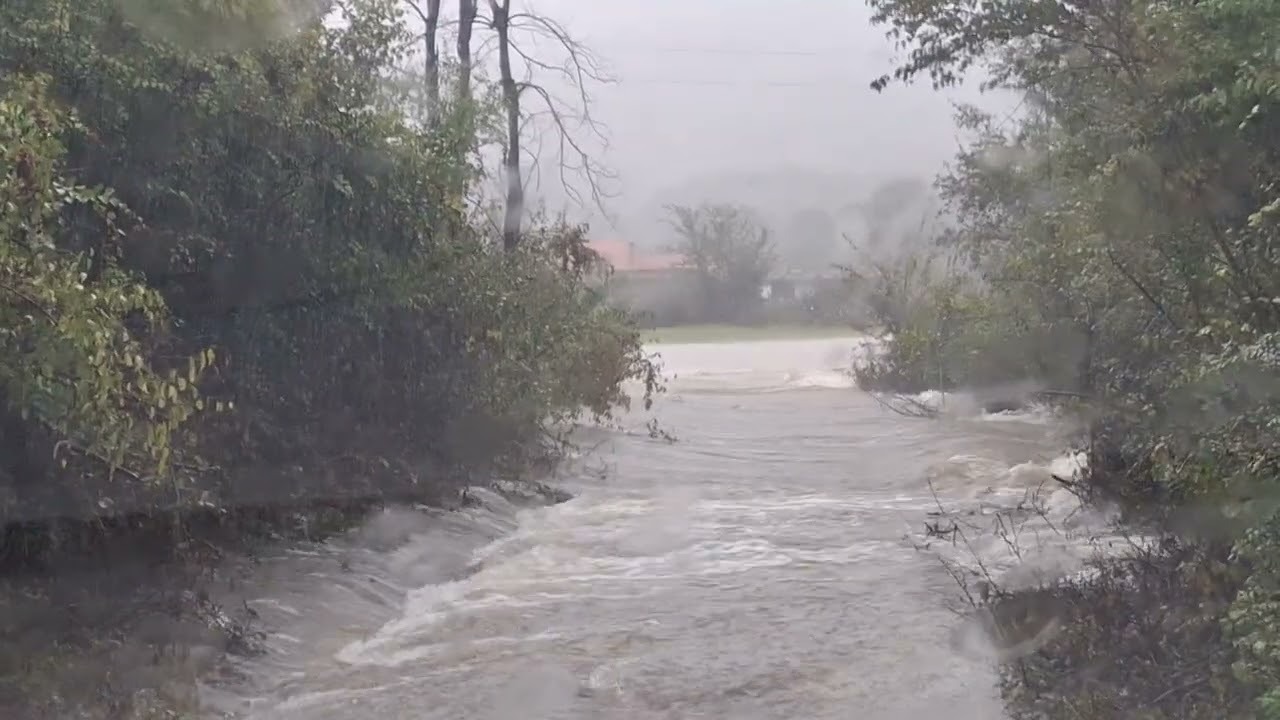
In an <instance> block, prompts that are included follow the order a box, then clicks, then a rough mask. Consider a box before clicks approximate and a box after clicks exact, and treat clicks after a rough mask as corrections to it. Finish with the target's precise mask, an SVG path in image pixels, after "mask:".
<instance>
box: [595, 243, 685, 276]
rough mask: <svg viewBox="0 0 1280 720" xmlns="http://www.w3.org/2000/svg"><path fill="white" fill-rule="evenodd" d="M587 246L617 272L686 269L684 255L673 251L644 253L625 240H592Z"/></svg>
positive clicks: (632, 272) (660, 272)
mask: <svg viewBox="0 0 1280 720" xmlns="http://www.w3.org/2000/svg"><path fill="white" fill-rule="evenodd" d="M587 247H589V248H591V249H592V250H595V251H596V253H598V254H599V255H600V257H602V258H604V260H605V262H607V263H609V264H610V265H612V266H613V271H614V272H615V273H617V274H627V275H632V274H652V273H658V274H662V273H671V272H672V271H681V270H687V269H688V268H686V267H685V264H684V257H683V256H682V255H678V254H675V253H646V252H644V251H641V250H637V249H636V244H635V243H633V242H627V241H625V240H592V241H590V242H588V243H587Z"/></svg>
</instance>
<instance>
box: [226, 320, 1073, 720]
mask: <svg viewBox="0 0 1280 720" xmlns="http://www.w3.org/2000/svg"><path fill="white" fill-rule="evenodd" d="M660 350H661V352H662V355H663V358H664V362H665V364H666V366H667V370H668V372H669V373H672V374H674V376H675V377H674V379H673V380H672V382H671V383H670V386H669V391H668V393H667V394H666V395H665V396H664V397H662V398H661V399H660V400H659V402H658V403H657V405H656V407H655V409H654V412H655V413H656V415H657V416H658V417H659V419H660V421H661V422H662V424H663V427H664V428H666V429H667V430H669V431H670V432H671V433H673V434H674V435H675V436H676V437H677V438H678V441H677V442H675V443H667V442H664V441H662V440H658V439H652V438H650V437H649V436H648V434H647V433H646V432H644V430H643V429H642V428H643V423H644V421H645V420H647V419H648V416H645V417H637V418H630V419H629V420H628V424H629V425H634V426H635V428H636V429H634V430H623V431H605V430H600V429H595V430H592V431H590V432H588V433H586V434H584V438H583V441H584V443H585V444H586V445H590V446H593V448H594V451H593V453H591V455H590V456H589V457H588V458H585V459H583V460H582V461H581V462H580V463H578V464H577V465H576V466H575V467H574V468H572V469H571V470H569V471H567V472H566V476H565V477H563V478H561V479H560V482H561V484H563V485H565V486H566V487H567V488H568V489H570V490H571V491H573V492H574V493H575V498H574V499H573V500H572V501H570V502H568V503H565V504H562V505H558V506H554V507H546V508H535V509H524V510H517V509H516V508H514V507H512V506H510V505H508V504H507V503H505V502H504V501H502V500H501V499H500V498H497V497H496V496H492V495H490V494H484V495H483V496H482V497H483V500H484V506H483V507H480V508H472V509H468V510H466V511H463V512H458V513H438V512H421V511H412V510H407V509H406V510H401V511H394V512H388V513H386V514H384V515H383V516H381V517H379V518H376V519H374V520H373V521H372V522H371V523H370V525H369V526H368V527H366V528H363V529H362V530H361V531H360V532H359V533H357V534H355V535H354V536H353V537H352V538H351V539H350V540H346V541H343V542H338V543H333V544H332V545H331V546H327V547H321V548H310V549H306V548H300V549H295V550H294V551H292V552H289V553H282V554H281V555H280V556H279V557H275V558H270V559H268V560H266V561H264V563H263V565H262V567H261V568H259V569H258V570H257V571H256V572H255V577H254V580H253V583H254V587H255V590H254V594H256V596H257V597H256V599H255V600H253V601H251V605H252V606H253V608H254V610H255V611H256V612H257V613H258V614H259V616H260V617H261V621H262V623H263V626H264V627H265V628H266V629H267V630H268V631H269V632H270V633H271V636H270V640H269V644H270V646H271V648H272V652H271V653H270V654H269V655H268V656H267V657H265V658H260V659H255V660H250V661H245V662H244V664H243V665H242V666H241V668H240V670H241V671H242V672H243V677H241V678H240V679H239V680H238V681H237V682H235V683H232V684H228V685H227V686H225V687H220V688H216V689H215V688H213V687H210V688H207V689H206V693H205V694H206V701H207V702H208V703H209V705H210V707H211V708H217V710H218V711H219V712H224V713H229V714H234V715H235V716H238V717H249V718H272V719H276V718H278V719H281V720H283V719H286V718H288V719H293V718H297V719H298V720H302V719H304V718H305V719H307V720H313V719H314V720H356V719H361V720H363V719H365V718H379V719H381V720H393V719H398V718H415V719H417V718H440V719H441V720H444V719H446V718H447V719H449V720H465V719H470V718H475V719H483V720H534V719H539V718H547V719H553V718H554V719H560V718H565V719H569V718H574V719H577V718H582V719H584V720H585V719H588V718H590V719H606V720H607V719H615V718H616V719H619V720H621V719H624V718H626V719H634V720H642V719H644V720H647V719H650V718H653V719H656V718H734V719H737V718H741V719H743V720H756V719H760V720H763V719H766V718H768V719H777V720H793V719H801V718H804V719H815V720H816V719H821V718H841V719H845V718H860V719H867V720H876V719H884V720H898V719H902V720H908V719H910V720H914V719H915V718H926V717H947V718H952V719H956V720H964V719H968V718H1000V717H1001V716H1002V713H1001V708H1000V703H999V699H998V697H997V692H996V689H995V685H994V673H993V671H992V669H991V667H990V663H989V662H987V661H985V660H983V659H982V658H980V657H979V658H975V657H973V656H972V655H971V654H962V653H960V652H959V651H958V650H957V649H955V647H954V643H952V642H951V641H950V640H949V638H951V637H952V634H953V633H954V631H955V628H956V625H957V622H958V620H957V617H956V615H955V614H953V613H952V612H950V611H949V609H948V607H949V604H950V603H951V602H952V601H953V600H954V598H955V597H956V595H957V587H956V584H955V582H954V580H953V579H952V578H951V577H950V576H949V575H948V574H947V572H946V571H945V570H944V568H943V566H942V564H941V563H940V562H939V558H938V555H937V554H936V552H934V551H921V550H920V549H918V547H917V542H918V540H919V536H920V534H921V530H922V528H923V524H924V522H926V521H927V520H928V519H929V518H928V513H929V512H930V511H931V510H936V509H937V507H938V504H939V502H941V503H943V504H946V505H948V506H956V507H976V506H979V505H980V504H982V503H986V502H1001V501H1002V499H1003V501H1008V502H1016V498H1018V497H1023V496H1024V495H1025V494H1026V493H1027V492H1028V490H1029V488H1035V487H1040V486H1042V485H1043V484H1044V483H1045V482H1046V480H1047V478H1048V474H1049V468H1050V467H1051V466H1053V465H1054V464H1055V463H1057V464H1058V465H1061V463H1062V462H1063V459H1062V458H1061V457H1060V456H1061V455H1062V451H1063V449H1064V447H1065V441H1064V437H1063V431H1062V429H1061V428H1060V427H1058V424H1057V423H1056V422H1053V421H1051V420H1050V419H1049V418H1047V417H1045V416H1042V415H1037V414H1035V413H1026V414H1012V415H1000V416H983V415H981V414H978V413H966V412H954V413H944V416H943V417H942V418H940V419H934V420H930V419H920V418H911V417H904V416H901V415H897V414H894V413H891V412H888V411H886V410H885V409H884V408H883V407H882V406H881V405H880V404H879V403H877V402H876V401H875V400H874V399H873V398H871V397H869V396H867V395H866V394H864V393H862V392H859V391H857V390H856V389H853V388H852V383H851V382H850V380H849V378H848V377H847V375H846V374H844V370H845V369H846V368H848V367H849V366H850V363H851V361H852V357H853V353H854V352H855V341H854V340H852V339H823V340H787V341H771V342H770V341H767V342H752V343H736V344H735V343H725V344H706V345H669V346H663V347H661V348H660ZM1058 471H1059V472H1061V470H1058ZM1068 472H1069V470H1068ZM931 487H932V489H931ZM935 493H936V494H935ZM1053 500H1054V499H1053V498H1051V503H1050V504H1051V505H1052V504H1053V503H1052V501H1053ZM978 541H979V542H985V543H987V544H986V545H984V546H983V547H987V548H995V547H996V545H997V543H995V541H994V540H991V539H990V538H987V539H981V538H979V539H978ZM992 551H993V552H994V550H992Z"/></svg>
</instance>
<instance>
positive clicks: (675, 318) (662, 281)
mask: <svg viewBox="0 0 1280 720" xmlns="http://www.w3.org/2000/svg"><path fill="white" fill-rule="evenodd" d="M587 246H588V247H590V248H591V249H592V250H594V251H596V253H597V254H599V255H600V257H601V258H603V259H604V261H605V262H607V263H609V265H611V266H612V267H613V273H612V275H610V276H609V277H608V278H607V280H605V287H606V291H607V293H608V295H609V298H610V299H611V300H612V301H613V302H615V303H617V304H619V305H623V306H625V307H628V308H630V309H632V310H637V311H640V312H643V313H648V314H650V315H652V319H653V320H654V321H655V322H657V323H659V324H664V323H675V322H685V321H686V320H688V319H689V318H690V317H692V316H694V315H696V312H697V310H696V307H695V306H696V298H695V295H694V291H695V289H696V278H697V272H696V271H695V270H694V269H693V268H692V267H689V266H688V265H686V264H685V262H684V257H683V256H682V255H679V254H675V253H649V252H645V251H643V250H639V249H638V248H636V246H635V243H631V242H627V241H625V240H592V241H590V242H588V243H587Z"/></svg>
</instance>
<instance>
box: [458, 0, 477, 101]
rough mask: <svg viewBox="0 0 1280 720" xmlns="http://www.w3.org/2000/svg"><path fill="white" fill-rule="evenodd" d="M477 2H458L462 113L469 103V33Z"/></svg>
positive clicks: (472, 0) (471, 0) (459, 74)
mask: <svg viewBox="0 0 1280 720" xmlns="http://www.w3.org/2000/svg"><path fill="white" fill-rule="evenodd" d="M477 2H478V0H458V100H459V105H460V106H461V109H462V110H463V111H464V112H470V111H471V110H470V103H471V67H472V60H471V31H472V29H473V28H474V27H475V24H476V3H477Z"/></svg>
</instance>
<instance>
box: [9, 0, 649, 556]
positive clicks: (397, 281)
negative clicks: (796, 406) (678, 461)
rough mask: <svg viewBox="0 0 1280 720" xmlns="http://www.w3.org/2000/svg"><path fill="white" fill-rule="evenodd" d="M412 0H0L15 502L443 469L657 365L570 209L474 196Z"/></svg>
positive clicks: (576, 409)
mask: <svg viewBox="0 0 1280 720" xmlns="http://www.w3.org/2000/svg"><path fill="white" fill-rule="evenodd" d="M329 7H332V8H334V10H333V12H337V13H338V14H337V15H334V14H332V13H331V14H330V15H329V16H328V17H327V19H323V21H322V16H323V14H322V13H320V12H318V10H323V9H325V8H329ZM338 8H340V10H339V9H338ZM402 20H403V18H402V17H401V14H400V9H399V7H398V4H397V3H396V2H393V1H392V0H352V1H350V2H344V3H341V4H338V5H335V4H333V3H310V4H309V5H308V4H307V3H292V4H290V3H284V2H270V1H268V0H262V1H261V2H258V1H257V0H244V1H243V2H225V3H202V2H194V0H193V1H192V2H189V3H158V4H157V3H148V2H142V0H133V1H130V2H117V1H116V0H13V1H12V2H5V3H3V6H0V78H3V98H2V99H0V158H2V159H3V165H2V167H3V174H0V318H2V322H0V325H2V326H3V329H2V330H0V392H2V393H3V395H4V397H3V409H2V413H3V418H0V420H2V422H0V497H2V498H3V503H2V504H0V521H4V522H8V521H13V520H19V519H20V520H30V519H33V518H34V519H39V518H43V517H46V516H50V515H75V516H85V515H93V514H101V513H103V512H105V511H117V510H120V511H146V512H151V511H153V510H155V509H156V508H158V507H172V506H174V505H176V506H177V507H179V508H184V507H197V506H199V507H204V508H214V509H217V510H222V509H226V508H229V507H233V506H235V507H240V506H246V505H256V506H272V505H284V506H296V505H299V504H303V503H308V502H317V501H320V502H326V503H342V502H344V501H348V500H351V501H355V500H368V499H370V498H386V497H396V496H398V497H402V498H405V499H414V500H418V499H429V498H430V497H432V496H433V495H437V494H439V493H441V492H445V491H449V490H452V489H454V488H456V487H458V485H459V484H460V483H462V482H466V481H468V480H469V479H471V478H474V477H476V476H477V474H479V475H487V476H492V473H494V472H517V471H519V470H520V469H521V468H527V467H529V462H530V461H532V460H537V459H543V458H546V457H547V454H548V452H550V451H553V450H554V448H555V442H556V440H557V438H558V433H559V430H560V429H561V428H562V427H563V424H564V423H565V422H566V421H570V420H572V419H574V418H575V417H577V416H578V415H579V413H580V412H583V411H585V412H589V413H593V414H595V415H598V416H608V415H610V414H611V412H612V411H613V409H614V408H616V407H618V406H619V405H621V404H625V403H626V402H627V400H628V398H627V396H626V394H625V393H624V391H623V384H624V382H625V381H628V380H638V381H641V385H643V387H644V389H645V393H646V398H647V396H648V393H649V392H651V391H652V390H654V389H655V387H656V380H657V377H656V374H655V372H654V368H653V366H652V365H651V364H650V363H649V361H648V359H647V358H646V356H645V355H644V353H643V351H642V349H641V346H640V341H639V335H638V333H637V332H636V331H635V330H634V328H633V327H632V324H631V322H630V320H629V319H628V318H627V317H626V316H625V315H623V314H621V313H618V312H615V311H612V310H609V309H607V308H604V307H603V306H602V305H601V304H600V303H599V301H598V298H597V297H596V296H595V295H594V294H593V293H592V292H591V291H590V290H589V289H588V288H587V286H586V283H585V282H584V281H583V277H584V274H585V272H586V270H587V266H588V265H589V264H590V262H591V261H592V258H591V256H590V253H588V252H585V251H584V249H583V233H582V230H581V229H580V228H572V227H567V226H563V225H556V224H549V225H546V226H544V227H542V228H535V229H533V230H532V231H531V232H530V233H529V235H528V237H527V238H526V242H524V243H522V244H521V247H520V248H519V249H518V250H516V251H515V252H511V253H500V252H495V250H494V248H495V246H496V243H495V242H494V241H493V240H494V239H493V238H490V237H488V236H487V235H486V234H485V232H484V231H482V230H479V229H478V228H480V227H481V225H480V224H479V223H475V222H472V220H471V219H470V217H469V216H468V210H467V208H466V207H465V206H464V205H463V203H462V202H461V200H460V193H459V192H458V188H459V187H464V186H466V185H467V184H468V183H475V182H477V181H478V180H480V176H479V173H481V172H482V170H481V169H480V167H479V166H478V165H477V164H476V162H475V161H474V156H475V155H474V153H473V152H472V149H473V148H474V147H475V145H476V142H477V140H476V138H475V137H473V136H471V135H469V134H468V133H466V132H463V130H460V128H467V127H473V126H474V124H473V123H450V122H437V123H433V124H432V125H431V127H430V128H429V129H427V128H424V127H423V126H422V125H420V124H417V123H415V122H413V120H412V118H413V117H415V116H416V115H415V113H414V111H413V108H412V107H411V105H412V99H411V98H412V93H411V92H410V90H408V89H403V87H402V86H403V85H404V83H402V82H400V80H401V79H402V78H403V76H404V68H403V66H404V62H405V52H406V49H407V48H408V47H409V46H410V43H411V42H412V41H413V38H412V35H411V33H410V32H409V30H408V29H407V27H406V25H405V23H404V22H403V21H402ZM392 80H395V81H396V82H392ZM477 94H479V93H477ZM454 110H455V111H456V113H457V114H460V115H470V114H472V113H478V112H482V109H480V108H474V107H468V108H463V107H457V108H454ZM219 410H221V411H222V412H219ZM5 551H6V554H8V553H12V552H14V550H13V548H5Z"/></svg>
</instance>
